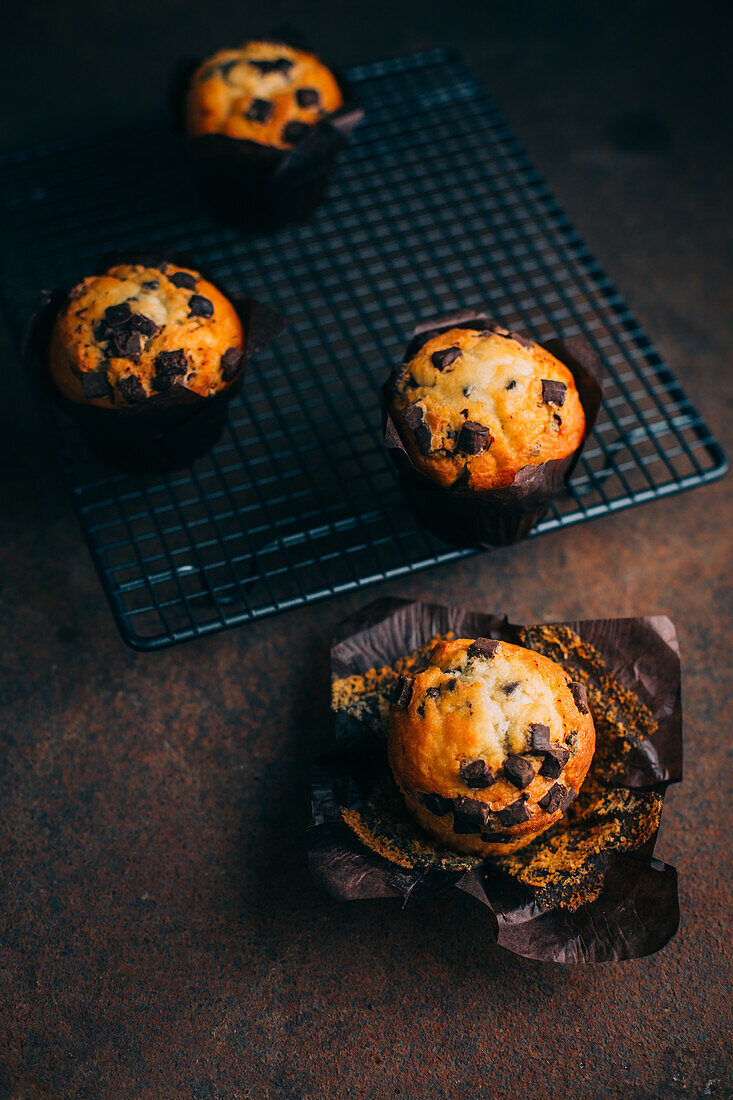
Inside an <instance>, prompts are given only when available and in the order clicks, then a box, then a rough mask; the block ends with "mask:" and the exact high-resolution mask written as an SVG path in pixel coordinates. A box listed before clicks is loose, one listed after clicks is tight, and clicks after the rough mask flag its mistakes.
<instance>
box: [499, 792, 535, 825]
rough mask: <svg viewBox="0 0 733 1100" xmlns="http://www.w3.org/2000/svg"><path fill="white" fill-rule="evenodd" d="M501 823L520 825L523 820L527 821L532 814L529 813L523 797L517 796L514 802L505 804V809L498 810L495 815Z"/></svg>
mask: <svg viewBox="0 0 733 1100" xmlns="http://www.w3.org/2000/svg"><path fill="white" fill-rule="evenodd" d="M496 816H497V817H498V818H499V821H500V822H501V823H502V825H521V824H523V822H525V821H529V819H530V818H531V816H532V814H531V813H530V811H529V809H528V807H527V803H526V802H525V800H524V799H523V798H518V799H517V801H516V802H512V803H511V805H509V806H507V807H506V809H505V810H499V812H498V813H497V815H496Z"/></svg>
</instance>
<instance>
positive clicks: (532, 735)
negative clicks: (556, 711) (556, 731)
mask: <svg viewBox="0 0 733 1100" xmlns="http://www.w3.org/2000/svg"><path fill="white" fill-rule="evenodd" d="M529 745H530V749H531V751H532V752H545V750H546V749H549V747H550V727H549V726H543V725H542V723H541V722H532V723H531V725H530V727H529ZM528 751H529V750H528Z"/></svg>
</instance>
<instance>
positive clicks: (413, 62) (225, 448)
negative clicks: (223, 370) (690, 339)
mask: <svg viewBox="0 0 733 1100" xmlns="http://www.w3.org/2000/svg"><path fill="white" fill-rule="evenodd" d="M349 76H350V79H351V80H352V81H353V83H354V84H355V85H356V88H357V91H358V94H359V96H360V98H361V100H362V102H363V104H364V106H365V107H366V112H367V114H366V119H365V122H364V123H363V124H362V126H361V127H360V128H359V129H358V131H357V133H356V137H355V140H354V141H353V143H352V144H351V146H350V148H349V149H348V150H347V151H346V152H345V153H344V154H343V155H342V157H341V158H340V161H339V163H338V166H337V168H336V171H335V172H334V176H333V182H332V185H331V188H330V191H329V195H328V199H327V201H326V203H325V205H324V206H323V207H322V208H321V209H320V210H319V211H318V212H317V213H316V215H315V216H314V217H313V219H312V220H311V221H310V222H309V223H308V224H305V225H301V226H294V227H290V228H285V229H282V230H280V231H278V232H276V233H274V234H270V235H268V236H261V237H252V238H249V239H247V238H245V237H243V236H242V235H241V234H239V233H238V232H237V231H236V230H234V229H231V228H226V227H222V226H221V225H218V224H216V223H215V222H214V221H212V220H211V219H210V218H209V217H208V215H207V214H206V213H205V212H204V211H203V210H202V208H201V207H200V205H199V203H198V201H197V198H196V195H195V194H194V193H193V191H192V190H191V186H190V183H189V180H188V176H187V173H186V171H185V168H184V166H183V165H182V163H181V161H180V157H179V153H178V150H177V148H176V144H175V141H174V139H173V137H172V136H171V135H170V134H169V132H168V130H167V128H166V126H165V125H164V124H163V123H161V122H155V123H151V124H149V125H145V126H137V127H135V128H132V129H128V130H125V131H123V132H115V133H110V134H106V135H101V136H100V135H96V136H90V137H87V138H82V139H74V140H69V141H65V142H56V143H54V144H53V145H50V146H47V147H45V148H42V149H35V150H30V151H27V152H20V153H16V154H12V155H9V156H7V157H5V158H3V160H2V162H0V176H1V177H2V180H3V185H4V192H5V195H6V207H5V209H6V215H5V221H6V224H5V226H4V233H3V241H2V245H1V246H0V291H1V293H2V297H3V300H4V305H5V308H6V311H7V313H8V316H9V318H10V320H11V323H13V324H14V325H15V327H16V329H18V330H19V329H20V327H22V323H23V321H24V319H25V317H26V316H27V314H28V312H29V311H30V309H31V308H32V305H33V301H34V298H35V295H36V292H37V290H38V288H39V287H41V286H62V285H67V284H70V283H72V282H74V281H76V280H77V279H79V278H81V277H82V276H83V275H84V274H86V273H88V271H89V270H90V269H91V268H92V267H93V266H94V265H95V263H96V262H97V260H98V259H99V257H100V256H101V255H103V254H104V253H105V252H107V251H108V250H111V249H115V248H125V247H130V246H141V245H145V246H148V245H149V246H151V247H155V248H156V249H158V248H168V249H170V250H171V251H173V252H180V253H184V254H188V255H191V256H192V257H195V259H196V261H197V262H198V263H199V264H200V266H201V267H202V268H204V269H205V270H207V272H211V273H212V274H213V276H214V277H215V278H216V280H217V281H218V282H219V284H220V285H221V286H222V288H223V289H224V290H225V291H229V292H230V293H235V292H245V293H247V294H251V295H252V296H254V297H257V298H260V299H261V300H263V301H266V302H269V303H270V304H272V305H273V306H275V307H276V308H277V309H279V310H280V311H281V312H282V313H284V314H285V315H286V316H287V318H288V321H289V326H288V329H287V331H286V333H285V334H284V335H283V336H282V337H280V338H279V339H278V340H277V341H276V342H275V344H274V345H273V346H272V347H271V348H270V349H268V351H267V352H265V353H263V354H262V355H261V356H260V357H258V359H257V360H256V361H255V364H254V365H253V367H252V369H251V372H250V374H249V375H248V378H247V381H246V384H245V386H244V387H243V391H242V394H241V397H240V398H237V399H236V401H234V402H233V403H232V406H231V412H230V418H229V424H228V427H227V429H226V432H225V434H224V436H223V438H222V440H221V441H220V443H219V444H218V445H217V446H216V447H215V448H214V449H213V451H212V452H211V454H210V455H209V456H208V457H206V458H203V459H201V460H199V461H197V462H196V463H195V464H194V465H192V466H191V467H190V468H189V469H185V470H181V471H178V472H175V473H173V474H170V475H167V476H146V477H132V476H127V475H123V474H119V473H116V472H115V471H112V470H110V469H108V468H107V467H105V466H103V465H102V464H100V463H99V462H97V461H96V460H95V459H94V458H93V457H92V456H91V455H90V453H89V451H88V450H87V448H86V446H85V445H84V444H83V442H82V441H81V439H80V437H79V436H78V434H77V432H76V429H75V428H73V427H72V426H70V425H67V424H66V423H64V422H59V424H58V432H59V442H60V446H61V450H62V454H63V459H64V464H65V468H66V470H67V473H68V476H69V479H70V482H71V487H72V491H73V496H74V501H75V504H76V508H77V511H78V513H79V516H80V518H81V522H82V526H83V529H84V532H85V534H86V538H87V540H88V543H89V546H90V548H91V551H92V554H93V557H94V561H95V563H96V566H97V569H98V571H99V575H100V577H101V580H102V583H103V585H104V589H105V591H106V593H107V596H108V598H109V601H110V604H111V607H112V610H113V613H114V616H115V619H116V621H117V623H118V626H119V628H120V631H121V632H122V635H123V637H124V638H125V640H126V641H127V642H128V643H129V644H130V645H133V646H135V647H137V648H141V649H153V648H158V647H161V646H165V645H170V644H172V643H175V642H178V641H182V640H184V639H187V638H191V637H195V636H198V635H202V634H207V633H211V632H213V631H217V630H220V629H223V628H224V627H228V626H233V625H235V624H239V623H243V622H246V621H249V620H253V619H256V618H259V617H262V616H265V615H270V614H272V613H275V612H278V611H282V610H284V609H286V608H292V607H295V606H298V605H302V604H307V603H311V602H313V601H315V600H319V599H322V598H324V597H326V596H329V595H333V594H335V593H338V592H343V591H346V590H348V589H353V588H356V587H364V586H366V585H369V584H372V583H373V582H375V581H379V580H383V579H386V578H390V577H395V576H399V575H400V574H405V573H408V572H413V571H415V570H418V569H423V568H425V567H426V566H430V565H434V564H437V563H439V562H446V561H449V560H451V559H454V558H457V557H461V556H463V555H464V554H466V553H469V552H470V551H465V550H456V549H452V548H450V547H447V546H445V545H443V544H442V543H440V542H438V541H437V540H435V539H433V538H432V537H431V536H429V535H427V534H426V533H425V532H424V531H422V530H421V529H420V528H419V527H418V526H417V525H416V522H415V520H414V519H413V517H412V515H411V513H410V512H409V511H408V510H407V509H406V508H405V507H404V504H403V501H402V498H401V495H400V491H399V488H398V485H397V482H396V478H395V473H394V470H393V467H392V466H391V464H390V462H389V461H388V459H387V457H386V455H385V452H384V448H383V446H382V440H381V431H380V428H381V418H380V411H379V400H378V390H379V386H380V385H381V383H382V382H383V380H384V378H385V377H386V375H387V373H388V372H389V369H390V367H391V366H392V365H393V363H394V362H396V361H397V360H398V359H399V356H400V354H401V351H402V349H403V347H404V344H405V342H406V339H407V337H408V336H409V334H410V332H411V330H412V327H413V325H414V323H415V320H416V319H418V318H423V317H426V316H430V315H432V314H435V313H438V312H443V311H445V310H448V309H454V308H457V307H467V306H483V307H488V308H489V309H490V310H491V311H492V312H493V314H494V315H495V316H496V318H497V319H499V320H500V321H501V322H502V323H504V324H506V325H507V326H508V327H510V328H516V329H520V330H522V331H525V332H528V333H530V334H532V335H533V336H534V337H535V338H537V339H538V340H540V341H541V340H542V339H546V338H548V337H549V336H551V335H562V336H565V337H568V336H573V335H581V336H583V337H584V338H585V339H587V340H588V341H589V342H590V343H591V344H593V345H594V346H595V347H596V348H597V349H598V351H599V352H600V353H601V355H602V357H603V359H604V361H605V364H606V367H607V369H608V373H609V378H608V381H607V385H606V390H605V400H604V408H603V410H602V412H601V415H600V418H599V422H598V424H597V426H596V428H595V432H594V434H593V437H592V438H591V440H590V441H589V443H588V446H587V447H586V450H585V453H584V455H583V457H582V459H581V461H580V464H579V466H578V468H577V470H576V473H575V475H574V478H573V481H572V484H571V486H570V488H569V489H568V491H567V492H565V493H564V494H563V495H562V496H561V497H559V498H558V500H557V501H556V503H555V504H554V506H553V507H552V509H551V511H550V512H549V514H548V515H547V517H546V518H545V519H544V520H543V522H542V523H540V525H539V526H538V528H537V530H536V533H541V532H544V531H550V530H552V529H554V528H557V527H562V526H569V525H571V524H575V523H579V522H581V521H584V520H587V519H590V518H593V517H595V516H600V515H603V514H604V513H608V512H611V511H616V510H619V509H622V508H627V507H629V506H631V505H634V504H639V503H642V502H644V501H648V500H651V499H653V498H656V497H660V496H662V495H665V494H669V493H674V492H679V491H681V490H683V489H687V488H691V487H693V486H696V485H700V484H702V483H703V482H705V481H709V480H712V479H714V478H716V477H718V476H720V475H722V473H724V471H725V468H726V463H725V457H724V455H723V453H722V451H721V449H720V447H719V446H718V444H717V443H716V441H715V440H714V439H713V437H712V436H711V434H710V432H709V430H708V428H707V427H706V425H705V424H704V423H703V422H702V421H701V419H700V417H699V416H698V414H697V412H696V411H695V409H694V408H693V406H692V405H691V403H690V402H689V401H688V399H687V397H686V395H685V394H684V392H683V391H682V390H681V388H680V386H679V384H678V383H677V381H676V380H675V378H674V376H673V375H672V374H671V373H670V371H669V370H668V368H667V367H666V366H665V365H664V363H663V362H662V360H661V359H660V357H659V355H658V353H657V352H656V351H655V350H654V348H653V347H652V345H651V344H650V342H649V340H648V338H647V337H646V335H645V334H644V332H643V331H642V330H641V328H640V327H639V325H638V323H637V322H636V321H635V319H634V318H633V316H632V315H631V314H630V312H629V310H628V308H627V307H626V305H625V304H624V302H623V300H622V299H621V297H620V296H619V294H618V293H617V291H616V290H615V288H614V287H613V285H612V284H611V283H610V282H609V280H608V279H607V278H606V277H605V275H604V274H603V272H602V271H601V270H600V268H599V266H598V264H597V263H596V261H595V260H594V259H593V257H592V256H591V255H590V254H589V252H588V250H587V248H586V247H585V245H584V244H583V242H582V241H581V240H580V238H579V237H578V235H577V234H576V232H575V231H574V229H573V227H572V225H571V223H570V222H569V220H568V218H567V216H566V215H565V213H564V212H563V211H562V209H561V208H560V207H559V206H558V204H557V203H556V201H555V200H554V199H553V197H552V196H551V194H550V193H549V192H548V190H547V187H546V185H545V183H544V181H543V180H542V178H541V177H540V176H539V174H538V173H537V171H536V170H535V169H534V168H533V166H532V164H531V162H530V161H529V160H528V158H527V156H526V154H525V153H524V151H523V150H522V149H521V147H520V146H519V145H518V143H517V141H516V140H515V138H514V137H513V135H512V133H511V131H510V130H509V129H508V127H507V125H506V123H505V121H504V119H503V118H502V116H501V115H500V114H499V113H498V112H497V111H496V109H495V107H494V106H493V104H492V102H491V100H490V99H489V98H488V97H487V95H486V93H485V92H484V91H483V89H482V88H481V87H480V86H479V85H478V84H477V83H476V81H475V79H474V78H473V76H472V75H471V73H470V71H469V70H468V69H467V68H466V67H465V65H464V63H463V62H462V61H461V60H460V59H459V58H457V57H456V56H455V55H453V54H450V53H448V52H445V51H433V52H431V53H427V54H421V55H416V56H411V57H403V58H397V59H394V60H391V61H387V62H384V63H378V64H370V65H364V66H360V67H357V68H355V69H352V70H351V72H350V73H349Z"/></svg>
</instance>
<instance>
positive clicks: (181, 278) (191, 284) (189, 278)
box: [168, 271, 196, 290]
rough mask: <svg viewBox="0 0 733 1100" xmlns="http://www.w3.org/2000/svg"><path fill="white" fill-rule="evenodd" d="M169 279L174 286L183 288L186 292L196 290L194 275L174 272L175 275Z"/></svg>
mask: <svg viewBox="0 0 733 1100" xmlns="http://www.w3.org/2000/svg"><path fill="white" fill-rule="evenodd" d="M168 277H169V279H170V281H171V282H172V283H173V285H174V286H181V287H183V288H184V289H185V290H195V289H196V280H195V279H194V277H193V275H189V274H188V272H187V271H174V272H173V274H172V275H169V276H168Z"/></svg>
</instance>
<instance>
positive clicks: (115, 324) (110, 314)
mask: <svg viewBox="0 0 733 1100" xmlns="http://www.w3.org/2000/svg"><path fill="white" fill-rule="evenodd" d="M131 316H132V310H131V309H130V306H129V304H128V303H127V302H120V304H119V305H117V306H107V308H106V309H105V311H104V319H105V321H106V322H107V324H108V325H109V327H110V328H120V327H121V326H122V325H126V324H127V322H128V321H129V320H130V317H131Z"/></svg>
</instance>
